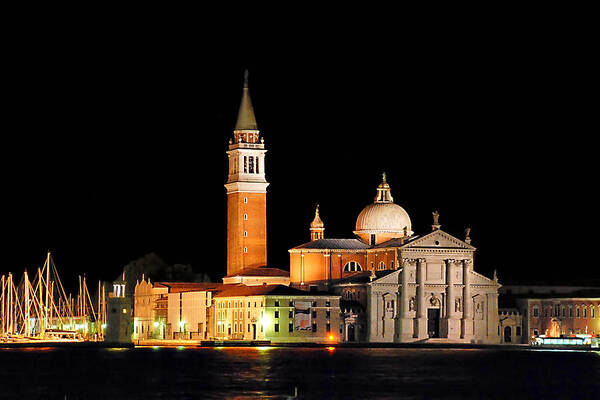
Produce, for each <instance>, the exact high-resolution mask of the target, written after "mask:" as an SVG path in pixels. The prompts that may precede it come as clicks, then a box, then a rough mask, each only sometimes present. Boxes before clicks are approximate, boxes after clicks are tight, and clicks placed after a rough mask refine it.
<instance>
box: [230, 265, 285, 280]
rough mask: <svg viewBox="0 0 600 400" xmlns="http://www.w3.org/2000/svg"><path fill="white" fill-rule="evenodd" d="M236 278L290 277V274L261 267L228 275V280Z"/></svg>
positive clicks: (277, 269)
mask: <svg viewBox="0 0 600 400" xmlns="http://www.w3.org/2000/svg"><path fill="white" fill-rule="evenodd" d="M234 276H283V277H289V276H290V273H289V272H288V271H284V270H283V269H279V268H268V267H259V268H251V269H245V270H243V271H240V272H238V273H235V274H232V275H227V276H226V278H231V277H234Z"/></svg>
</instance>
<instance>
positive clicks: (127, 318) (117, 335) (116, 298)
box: [104, 273, 133, 343]
mask: <svg viewBox="0 0 600 400" xmlns="http://www.w3.org/2000/svg"><path fill="white" fill-rule="evenodd" d="M126 286H127V282H126V281H125V273H123V276H122V278H121V279H118V280H116V281H114V282H113V291H112V293H109V295H108V302H107V305H108V313H107V319H106V335H105V337H104V341H106V342H109V343H131V335H132V331H133V321H132V314H133V310H132V309H131V295H128V294H127V293H125V288H126Z"/></svg>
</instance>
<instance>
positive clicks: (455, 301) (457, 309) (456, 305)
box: [454, 297, 460, 312]
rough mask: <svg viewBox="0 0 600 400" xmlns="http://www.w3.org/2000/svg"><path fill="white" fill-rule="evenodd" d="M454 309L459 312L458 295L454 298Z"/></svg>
mask: <svg viewBox="0 0 600 400" xmlns="http://www.w3.org/2000/svg"><path fill="white" fill-rule="evenodd" d="M454 311H455V312H460V297H457V298H456V299H454Z"/></svg>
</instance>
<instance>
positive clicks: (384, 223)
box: [354, 173, 413, 238]
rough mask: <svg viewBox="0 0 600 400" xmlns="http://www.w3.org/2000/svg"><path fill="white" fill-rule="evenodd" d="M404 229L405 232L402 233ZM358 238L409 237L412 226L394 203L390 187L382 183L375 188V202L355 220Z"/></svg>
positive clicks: (403, 212)
mask: <svg viewBox="0 0 600 400" xmlns="http://www.w3.org/2000/svg"><path fill="white" fill-rule="evenodd" d="M405 228H406V232H405V231H404V230H405ZM354 233H356V234H358V235H359V236H362V235H370V234H375V235H378V234H382V237H384V238H393V237H404V236H411V235H412V234H413V232H412V224H411V223H410V217H409V216H408V213H407V212H406V211H405V210H404V208H402V207H400V206H399V205H398V204H395V203H394V199H393V197H392V194H391V189H390V185H389V184H388V183H387V182H386V177H385V173H384V174H383V182H381V184H380V185H379V186H378V187H377V196H376V197H375V202H374V203H373V204H369V205H368V206H366V207H365V208H364V209H363V210H362V211H361V212H360V214H359V215H358V218H357V219H356V231H355V232H354Z"/></svg>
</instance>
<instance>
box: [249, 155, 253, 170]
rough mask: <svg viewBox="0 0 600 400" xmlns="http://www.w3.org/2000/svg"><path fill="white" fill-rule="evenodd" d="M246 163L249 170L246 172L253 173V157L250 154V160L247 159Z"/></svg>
mask: <svg viewBox="0 0 600 400" xmlns="http://www.w3.org/2000/svg"><path fill="white" fill-rule="evenodd" d="M248 163H249V164H250V170H249V171H248V172H250V173H251V174H253V173H254V157H252V156H250V160H249V161H248Z"/></svg>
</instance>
